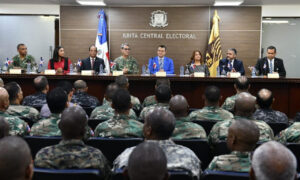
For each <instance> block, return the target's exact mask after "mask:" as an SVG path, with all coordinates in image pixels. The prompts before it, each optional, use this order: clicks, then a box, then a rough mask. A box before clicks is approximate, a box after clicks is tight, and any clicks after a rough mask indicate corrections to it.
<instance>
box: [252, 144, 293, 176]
mask: <svg viewBox="0 0 300 180" xmlns="http://www.w3.org/2000/svg"><path fill="white" fill-rule="evenodd" d="M296 168H297V161H296V158H295V156H294V154H293V153H292V152H291V151H290V150H289V149H287V148H286V147H285V146H283V145H282V144H280V143H278V142H275V141H269V142H267V143H264V144H262V145H261V146H259V147H258V148H257V149H256V150H255V151H254V154H253V157H252V169H251V172H250V176H251V178H252V179H256V180H293V179H295V177H296V175H297V172H296Z"/></svg>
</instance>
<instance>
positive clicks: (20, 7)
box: [0, 3, 60, 15]
mask: <svg viewBox="0 0 300 180" xmlns="http://www.w3.org/2000/svg"><path fill="white" fill-rule="evenodd" d="M59 11H60V5H49V4H45V5H39V4H2V3H0V14H42V15H59Z"/></svg>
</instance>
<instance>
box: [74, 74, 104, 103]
mask: <svg viewBox="0 0 300 180" xmlns="http://www.w3.org/2000/svg"><path fill="white" fill-rule="evenodd" d="M73 86H74V88H75V93H74V94H73V96H72V100H71V102H72V103H76V104H79V105H80V106H81V107H90V108H95V107H97V106H99V105H100V102H99V100H98V99H97V98H96V97H95V96H91V95H89V94H88V93H87V91H88V87H87V84H86V82H85V81H83V80H77V81H75V82H74V85H73Z"/></svg>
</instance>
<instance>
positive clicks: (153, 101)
mask: <svg viewBox="0 0 300 180" xmlns="http://www.w3.org/2000/svg"><path fill="white" fill-rule="evenodd" d="M161 84H165V85H167V86H169V87H171V83H170V80H169V79H167V78H159V79H156V83H155V89H156V88H157V87H158V86H160V85H161ZM157 103H158V102H157V100H156V98H155V95H151V96H147V97H146V98H145V99H144V101H143V104H142V106H143V108H144V107H147V106H152V105H154V104H157Z"/></svg>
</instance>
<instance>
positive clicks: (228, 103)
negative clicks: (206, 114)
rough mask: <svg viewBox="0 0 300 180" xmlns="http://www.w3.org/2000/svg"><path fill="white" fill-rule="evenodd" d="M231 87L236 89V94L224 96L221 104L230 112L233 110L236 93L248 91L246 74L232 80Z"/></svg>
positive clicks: (248, 84) (248, 83)
mask: <svg viewBox="0 0 300 180" xmlns="http://www.w3.org/2000/svg"><path fill="white" fill-rule="evenodd" d="M233 87H234V89H235V91H236V94H235V95H233V96H230V97H228V98H226V99H225V101H224V103H223V104H222V108H223V109H225V110H227V111H230V112H234V103H235V99H236V97H237V95H238V94H239V93H242V92H249V89H250V82H249V80H248V78H247V77H246V76H241V77H239V78H236V79H235V80H234V85H233Z"/></svg>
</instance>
